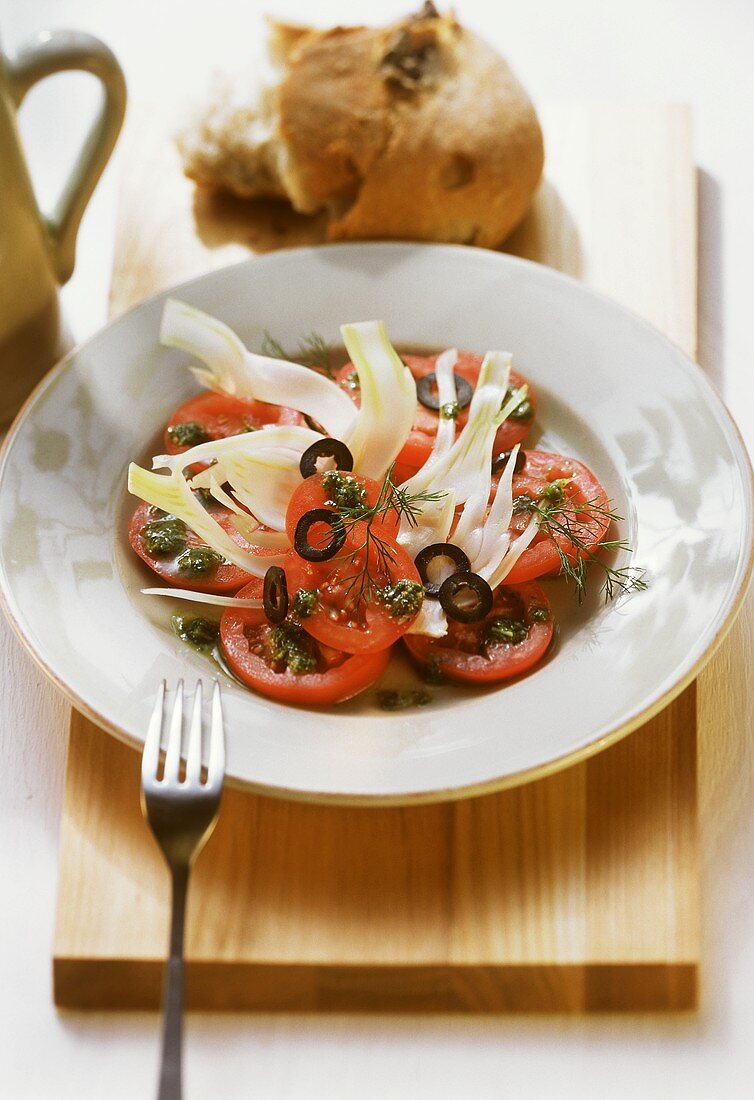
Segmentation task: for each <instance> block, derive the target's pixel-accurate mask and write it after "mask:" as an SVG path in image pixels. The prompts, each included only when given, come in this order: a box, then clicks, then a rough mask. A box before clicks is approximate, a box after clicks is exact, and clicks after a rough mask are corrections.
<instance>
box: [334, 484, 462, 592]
mask: <svg viewBox="0 0 754 1100" xmlns="http://www.w3.org/2000/svg"><path fill="white" fill-rule="evenodd" d="M393 468H394V467H393V466H391V467H390V469H389V470H388V471H387V473H386V474H385V477H384V478H383V481H382V485H381V486H380V491H379V493H378V494H377V499H376V500H375V502H374V504H372V505H368V504H366V503H364V502H359V503H355V504H353V505H347V504H342V503H337V502H334V508H335V511H336V512H337V513H338V519H337V521H336V524H337V527H338V529H339V530H341V529H342V530H344V531H345V534H346V539H347V541H348V544H349V545H348V550H347V551H345V552H344V553H342V554H339V555H337V556H336V557H334V558H332V559H331V560H332V561H333V562H337V561H339V560H340V561H342V560H348V559H350V560H351V561H353V562H354V563H355V566H356V568H355V569H354V572H353V573H350V574H347V575H346V576H345V577H343V578H342V580H341V582H340V583H341V584H342V585H343V587H344V589H345V591H346V593H347V597H348V598H349V600H350V601H352V602H353V603H354V604H355V605H356V606H358V605H359V604H360V603H366V602H368V601H369V600H372V599H379V598H381V597H382V594H383V589H384V587H385V584H386V583H387V584H389V583H390V578H391V567H395V566H397V564H398V559H397V557H396V555H395V552H394V549H393V546H392V545H391V542H390V541H389V540H387V539H385V538H383V537H381V535H380V527H379V524H376V523H375V521H376V520H382V519H385V518H387V517H388V516H389V515H390V514H391V513H392V514H394V515H395V516H396V517H397V519H398V522H399V523H400V521H401V520H405V521H406V523H407V524H408V525H409V527H416V526H417V524H418V523H419V519H420V517H421V515H422V512H423V508H422V505H423V504H427V503H430V502H432V501H438V500H442V498H443V497H444V496H445V493H444V492H434V493H431V492H429V491H427V490H425V491H423V492H420V493H410V492H408V490H406V489H404V488H403V487H402V486H399V485H395V484H394V483H393V479H392V475H393ZM342 476H343V477H348V474H344V475H342ZM329 503H330V502H329V501H328V504H329ZM354 536H355V537H354ZM383 578H384V579H383ZM379 579H382V583H379Z"/></svg>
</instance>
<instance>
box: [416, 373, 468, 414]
mask: <svg viewBox="0 0 754 1100" xmlns="http://www.w3.org/2000/svg"><path fill="white" fill-rule="evenodd" d="M453 377H454V378H455V380H456V404H457V405H458V408H459V409H465V408H466V406H467V405H468V404H469V402H470V401H471V398H472V396H473V394H474V390H473V388H472V386H471V383H470V382H467V381H466V379H465V378H464V377H463V375H461V374H454V375H453ZM416 396H417V397H418V398H419V400H420V401H421V403H422V405H423V406H424V408H425V409H439V408H440V393H439V391H438V389H437V375H436V374H435V372H434V371H432V373H431V374H424V375H422V377H421V378H419V379H418V381H417V383H416Z"/></svg>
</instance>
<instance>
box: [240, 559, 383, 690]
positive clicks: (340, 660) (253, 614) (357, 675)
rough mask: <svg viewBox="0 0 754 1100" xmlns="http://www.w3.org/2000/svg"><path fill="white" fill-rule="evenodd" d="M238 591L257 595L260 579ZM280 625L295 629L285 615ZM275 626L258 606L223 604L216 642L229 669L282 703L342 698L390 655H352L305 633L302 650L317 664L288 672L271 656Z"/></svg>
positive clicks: (364, 684)
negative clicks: (332, 647) (224, 608)
mask: <svg viewBox="0 0 754 1100" xmlns="http://www.w3.org/2000/svg"><path fill="white" fill-rule="evenodd" d="M238 594H239V596H243V597H249V598H250V599H251V598H255V599H258V598H259V597H260V596H261V595H262V582H261V581H260V580H258V579H256V578H255V579H254V580H253V581H251V582H250V583H249V584H248V585H246V586H245V587H244V588H242V589H241V591H240V592H239V593H238ZM284 627H285V628H287V629H293V630H294V631H295V630H296V629H297V626H296V624H295V622H293V621H292V620H286V624H284ZM275 629H276V628H275V627H273V626H272V625H271V624H270V623H269V622H268V621H267V619H266V617H265V614H264V611H263V610H261V609H256V608H249V610H248V611H247V610H246V609H244V608H235V607H234V608H227V609H226V610H225V611H224V612H223V616H222V619H221V620H220V642H221V645H222V649H223V652H224V654H225V658H226V660H227V662H228V664H229V666H230V668H231V669H232V671H233V672H234V673H235V675H236V676H238V678H239V679H240V680H242V681H243V682H244V683H245V684H247V685H248V687H250V688H251V689H252V690H253V691H257V692H259V694H260V695H265V696H267V697H268V698H270V699H278V700H280V701H281V702H284V703H292V704H297V705H303V706H326V705H327V704H329V703H342V702H343V701H344V700H345V699H351V698H353V696H354V695H358V694H359V692H361V691H364V689H365V688H368V687H369V686H370V685H371V684H373V683H374V682H375V680H376V679H377V678H378V677H379V676H381V675H382V673H383V672H384V671H385V668H386V666H387V663H388V661H389V660H390V650H389V649H385V650H381V651H380V652H377V653H362V654H357V655H353V654H350V653H343V652H341V651H339V650H334V649H331V648H329V647H327V646H323V645H320V643H319V642H317V641H316V640H315V639H314V638H310V637H309V636H308V635H306V637H307V639H308V641H307V648H306V653H307V654H308V655H309V656H310V658H311V659H312V660H313V661H314V662H315V665H316V669H315V670H313V671H311V672H292V671H291V670H290V668H288V666H287V665H286V664H285V662H284V661H282V660H280V659H279V658H278V659H275V654H276V650H275V648H274V644H273V643H274V636H273V631H274V630H275Z"/></svg>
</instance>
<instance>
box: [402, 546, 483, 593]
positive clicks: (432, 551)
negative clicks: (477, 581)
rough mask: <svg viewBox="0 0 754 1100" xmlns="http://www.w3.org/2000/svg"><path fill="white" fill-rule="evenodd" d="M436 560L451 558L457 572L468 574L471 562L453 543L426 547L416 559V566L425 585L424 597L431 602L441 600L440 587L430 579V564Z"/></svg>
mask: <svg viewBox="0 0 754 1100" xmlns="http://www.w3.org/2000/svg"><path fill="white" fill-rule="evenodd" d="M435 558H450V560H451V561H452V562H453V564H454V565H455V567H456V572H460V573H468V572H469V571H470V569H471V562H470V561H469V559H468V558H467V556H466V555H465V554H464V552H463V550H462V549H461V547H460V546H454V545H453V543H452V542H433V543H432V545H431V546H425V547H424V549H423V550H420V551H419V553H418V554H417V555H416V557H415V558H414V565H415V566H416V568H417V569H418V570H419V576H420V577H421V582H422V584H423V585H424V595H425V596H427V597H428V598H429V599H430V600H437V599H439V598H440V585H439V584H438V583H436V582H435V581H431V580H430V579H429V572H428V570H429V564H430V562H433V561H434V560H435Z"/></svg>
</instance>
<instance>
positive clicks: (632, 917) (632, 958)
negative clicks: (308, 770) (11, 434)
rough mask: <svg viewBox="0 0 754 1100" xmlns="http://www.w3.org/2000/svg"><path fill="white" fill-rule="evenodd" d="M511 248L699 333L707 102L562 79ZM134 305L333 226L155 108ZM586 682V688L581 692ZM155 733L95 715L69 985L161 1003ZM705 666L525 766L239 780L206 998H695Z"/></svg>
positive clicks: (79, 821) (548, 1001)
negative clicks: (590, 98)
mask: <svg viewBox="0 0 754 1100" xmlns="http://www.w3.org/2000/svg"><path fill="white" fill-rule="evenodd" d="M543 114H544V124H545V132H546V138H547V149H548V165H547V179H546V181H545V183H544V184H543V186H542V188H541V190H540V193H539V195H538V198H537V201H536V203H535V207H534V210H533V212H532V214H531V215H530V217H529V218H528V219H527V221H526V223H525V224H524V225H523V226H522V227H521V228H520V229H519V230H518V231H517V232H516V234H515V235H514V237H513V238H512V240H511V241H510V242H509V248H510V250H511V251H515V252H516V253H518V254H519V255H523V256H527V257H529V258H532V259H537V260H540V261H542V262H545V263H549V264H552V265H553V266H555V267H558V268H560V269H561V270H563V271H566V272H568V273H569V274H572V275H575V276H577V277H580V278H582V279H584V280H585V281H586V282H588V283H589V284H590V285H592V286H594V287H597V288H598V289H600V290H602V291H604V292H606V293H607V294H610V295H612V296H613V297H615V298H618V299H619V300H621V301H622V302H624V303H626V304H627V305H628V306H630V307H631V308H633V309H634V310H636V311H637V312H639V313H641V314H643V315H644V316H645V317H647V318H648V319H649V320H651V321H653V322H654V323H655V324H657V325H658V326H659V327H660V328H662V329H664V330H665V332H667V333H668V334H669V335H670V336H671V337H672V338H673V339H674V340H675V341H676V342H677V343H679V344H680V345H682V346H683V347H684V348H685V349H686V350H687V351H689V352H693V350H694V345H695V326H696V192H695V172H694V167H693V161H692V152H691V127H690V116H689V112H688V110H687V109H685V108H683V107H677V106H676V107H671V106H651V105H647V106H635V105H623V106H621V105H608V104H590V105H587V104H559V105H557V106H554V107H552V108H549V109H547V110H546V111H545V112H543ZM122 163H123V165H124V174H123V188H122V195H121V204H120V215H119V225H118V234H117V244H116V253H115V264H114V271H113V280H112V293H111V303H112V309H113V312H114V313H117V312H120V311H121V310H122V309H124V308H126V307H127V306H128V305H131V304H132V303H133V302H135V301H138V300H139V299H140V298H142V297H144V296H146V295H147V294H149V293H152V292H153V291H156V290H159V289H161V288H163V287H164V286H165V285H167V284H169V283H171V282H175V281H176V280H178V279H181V278H184V277H188V276H190V275H193V274H198V273H200V272H202V271H205V270H207V269H208V268H211V267H215V266H219V265H221V264H225V263H228V262H231V261H233V260H235V259H240V258H243V257H245V256H247V255H249V253H250V252H254V251H257V252H258V251H265V250H268V249H270V248H274V247H282V246H285V245H292V244H300V243H313V242H315V241H318V240H321V239H322V234H323V225H322V223H321V221H317V220H314V221H310V220H307V219H303V218H300V217H298V216H296V215H293V214H292V213H291V212H290V211H287V210H286V209H285V208H284V207H281V206H278V205H275V204H269V203H265V204H258V205H257V204H255V205H254V206H250V205H249V204H243V203H239V202H235V201H233V200H230V199H222V200H220V199H209V198H207V197H206V196H203V195H198V194H195V192H194V189H193V187H192V186H191V185H190V184H189V183H188V182H187V181H185V180H184V179H183V178H182V177H181V174H180V169H179V165H178V163H177V158H176V155H175V153H174V151H173V148H172V146H171V144H170V141H169V138H168V137H167V136H166V126H165V124H160V123H159V122H158V121H157V120H155V119H154V117H153V116H148V115H144V114H141V115H137V116H136V117H133V116H132V118H131V128H130V137H129V138H128V139H127V148H125V149H124V150H123V155H122ZM563 704H564V705H568V700H564V701H563ZM138 770H139V761H138V757H137V754H136V753H135V752H133V751H132V750H131V749H128V748H126V747H125V746H123V745H121V744H119V743H118V742H116V741H114V740H113V739H112V738H110V737H108V736H106V735H105V734H104V733H102V732H101V731H99V730H98V729H96V727H94V726H93V725H92V724H91V723H90V722H89V721H88V720H86V719H84V718H82V717H81V716H80V715H79V714H77V713H75V712H74V714H73V715H72V721H71V731H70V746H69V757H68V766H67V777H66V792H65V805H64V812H63V821H62V835H61V869H60V884H59V895H58V920H57V929H56V936H55V947H54V985H55V1000H56V1003H58V1004H59V1005H66V1006H76V1007H89V1008H105V1007H112V1008H119V1007H154V1006H156V1005H157V1004H158V1001H159V995H160V983H161V967H162V958H163V955H164V950H165V946H166V938H167V927H168V880H167V875H166V872H165V869H164V867H163V865H162V862H161V859H160V857H159V855H158V852H157V849H156V848H155V846H154V844H153V842H152V840H151V837H150V835H149V833H148V831H147V829H146V827H145V826H144V824H143V822H142V819H141V814H140V810H139V782H138ZM698 910H699V887H698V859H697V798H696V686H695V685H692V686H691V687H690V688H688V689H687V690H686V691H685V692H684V693H683V694H682V695H681V696H680V697H679V698H678V699H677V700H676V701H675V702H674V703H673V704H672V705H671V706H670V707H668V708H667V709H666V710H665V711H664V712H663V713H662V714H660V715H659V716H658V717H657V718H655V719H654V720H653V721H651V722H649V723H648V724H647V725H646V726H644V727H643V728H642V729H640V730H638V731H637V732H635V733H634V734H632V735H631V736H630V737H628V738H626V739H625V740H624V741H622V742H621V743H619V744H617V745H615V746H614V747H612V748H610V749H608V750H606V751H605V752H603V753H601V754H599V755H597V756H595V757H593V758H592V759H591V760H589V761H587V762H586V763H583V764H580V765H578V766H575V767H572V768H570V769H567V770H566V771H563V772H561V773H560V774H558V775H555V776H551V777H549V778H547V779H544V780H540V781H537V782H535V783H530V784H527V785H525V786H523V787H520V788H518V789H515V790H511V791H506V792H503V793H500V794H496V795H487V796H484V797H480V798H476V799H468V800H465V801H461V802H455V803H443V804H438V805H432V806H420V807H406V808H389V809H357V808H352V809H351V808H340V807H339V808H333V807H324V806H315V805H303V804H298V803H291V802H284V801H278V800H274V799H265V798H260V797H256V796H251V795H248V794H243V793H241V792H238V791H235V790H230V791H228V792H227V794H226V798H225V801H224V804H223V810H222V814H221V818H220V823H219V825H218V828H217V830H216V832H215V834H214V836H213V838H212V839H211V841H210V843H209V844H208V846H207V849H206V851H205V853H204V854H203V855H202V857H201V858H200V860H199V862H198V864H197V867H196V871H195V877H194V880H193V883H192V890H191V897H190V906H189V929H188V951H187V957H188V973H187V996H188V1003H189V1005H190V1006H192V1007H195V1008H224V1009H233V1008H237V1009H242V1008H252V1009H296V1010H300V1009H303V1010H314V1009H341V1010H342V1009H390V1010H396V1009H398V1010H401V1009H406V1010H415V1011H419V1010H421V1011H428V1010H441V1011H449V1010H450V1011H453V1010H471V1011H521V1010H523V1011H570V1012H579V1011H584V1010H589V1011H591V1010H613V1009H645V1010H646V1009H652V1010H654V1009H689V1008H692V1007H693V1006H694V1005H695V1003H696V996H697V964H698V944H699V927H698Z"/></svg>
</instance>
